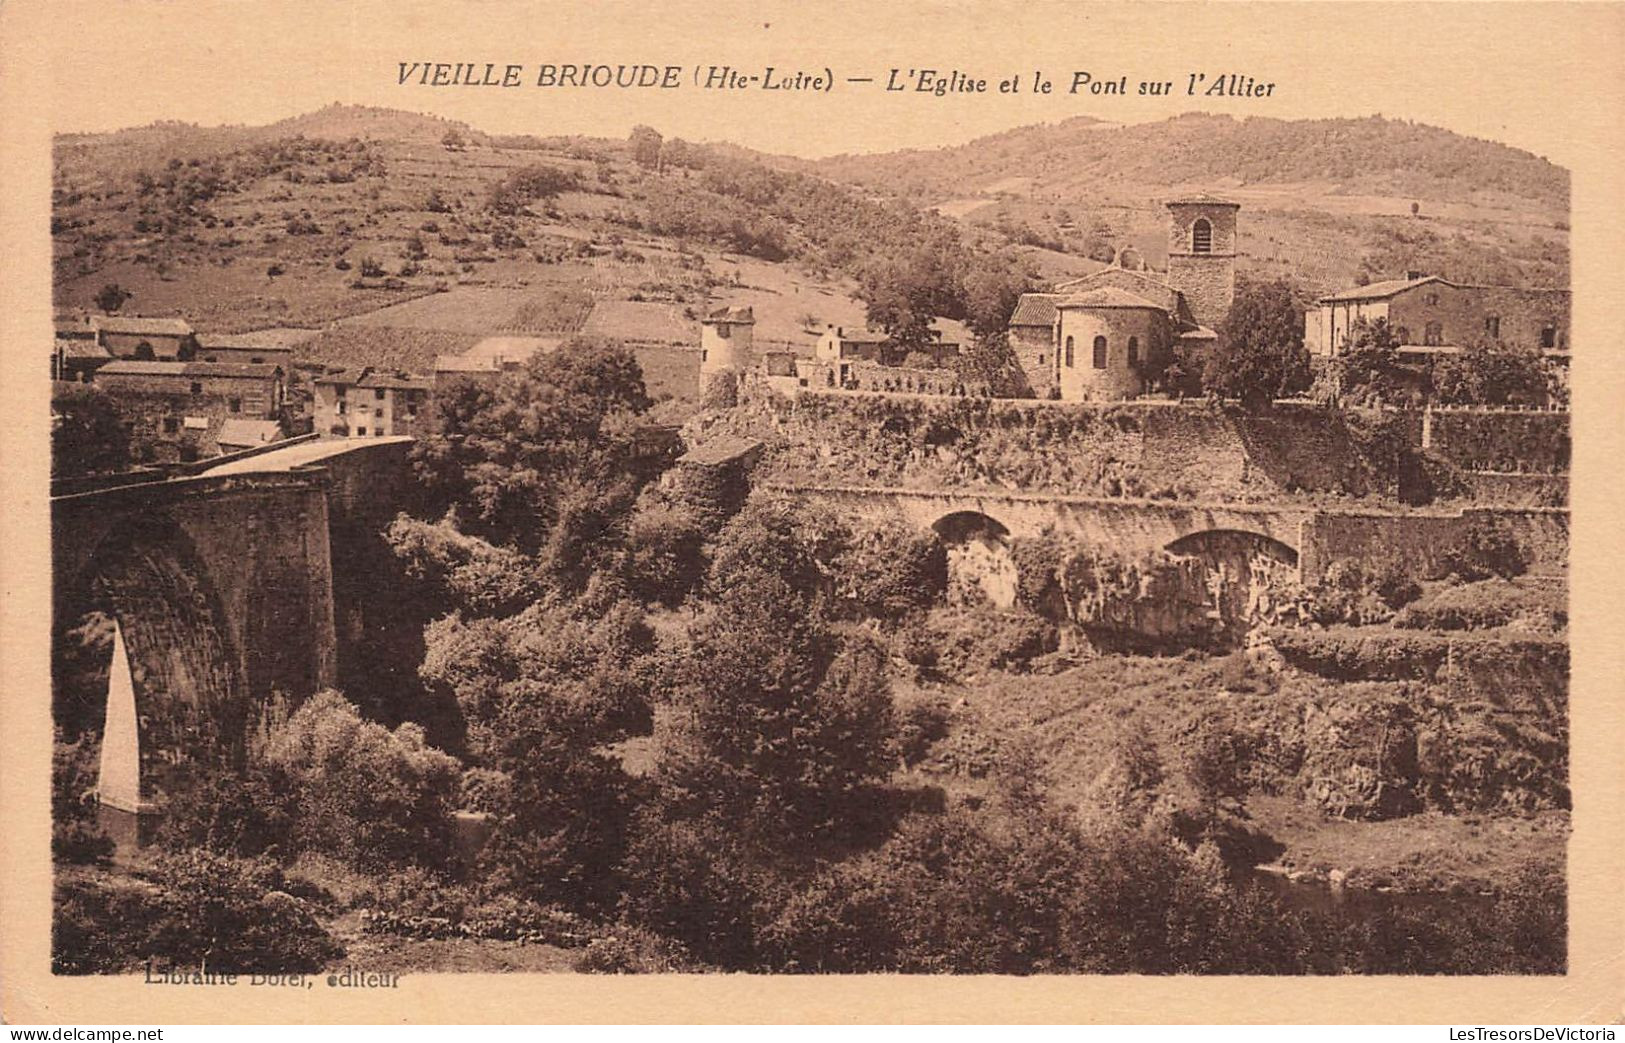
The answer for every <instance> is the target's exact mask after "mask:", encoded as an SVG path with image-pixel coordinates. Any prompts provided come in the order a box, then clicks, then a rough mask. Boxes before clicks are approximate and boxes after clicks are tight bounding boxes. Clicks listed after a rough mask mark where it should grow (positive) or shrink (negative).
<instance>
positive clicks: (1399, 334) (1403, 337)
mask: <svg viewBox="0 0 1625 1043" xmlns="http://www.w3.org/2000/svg"><path fill="white" fill-rule="evenodd" d="M1394 337H1395V339H1397V340H1398V341H1399V342H1400V343H1401V344H1409V343H1410V342H1411V330H1410V327H1409V326H1400V327H1398V328H1397V329H1395V330H1394Z"/></svg>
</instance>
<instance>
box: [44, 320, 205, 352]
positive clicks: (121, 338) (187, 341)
mask: <svg viewBox="0 0 1625 1043" xmlns="http://www.w3.org/2000/svg"><path fill="white" fill-rule="evenodd" d="M85 325H86V326H87V327H88V328H89V329H90V331H91V336H92V339H94V340H95V342H96V343H97V344H98V345H99V346H101V347H102V348H105V349H106V350H107V353H108V354H109V355H111V356H112V357H114V358H117V359H138V360H141V361H147V362H153V361H156V362H189V361H191V359H192V357H193V356H194V355H195V354H196V352H197V336H196V334H194V333H193V331H192V325H191V323H189V322H187V321H186V320H185V319H151V318H145V317H142V316H139V315H90V316H87V317H86V318H85ZM58 332H61V327H59V328H58Z"/></svg>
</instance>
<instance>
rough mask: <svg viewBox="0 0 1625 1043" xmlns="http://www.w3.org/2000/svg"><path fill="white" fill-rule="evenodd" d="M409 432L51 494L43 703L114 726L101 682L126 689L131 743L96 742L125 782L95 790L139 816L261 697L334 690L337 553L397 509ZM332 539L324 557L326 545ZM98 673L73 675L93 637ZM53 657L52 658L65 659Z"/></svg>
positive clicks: (96, 725) (79, 719)
mask: <svg viewBox="0 0 1625 1043" xmlns="http://www.w3.org/2000/svg"><path fill="white" fill-rule="evenodd" d="M410 443H411V440H410V439H366V440H363V439H350V440H335V441H326V442H309V443H305V444H302V445H298V446H292V447H289V448H285V449H280V450H275V451H271V452H266V453H262V454H258V455H255V456H253V457H250V458H248V459H240V460H235V461H232V462H230V463H226V464H222V465H220V466H218V467H216V468H212V469H210V470H206V471H204V472H202V473H201V474H197V475H194V476H192V477H186V478H176V479H170V480H168V481H156V482H152V481H149V482H145V483H141V484H132V485H125V486H118V487H113V488H104V489H99V490H96V491H92V492H84V493H79V494H74V495H63V496H57V497H53V499H52V501H51V545H52V555H53V562H52V576H53V634H54V644H55V646H56V649H57V652H56V653H55V654H53V664H54V667H55V669H57V671H58V674H57V676H56V677H54V679H53V680H54V685H53V687H54V688H55V692H54V704H55V705H54V709H55V712H56V713H57V715H58V720H59V721H65V722H69V723H73V724H76V725H78V726H80V727H81V728H88V729H89V730H92V731H101V730H102V729H103V726H104V721H105V727H106V728H107V730H108V732H109V734H113V733H114V732H115V729H114V721H113V718H112V714H113V713H114V710H113V709H112V708H111V707H110V704H109V702H108V699H107V692H108V684H109V683H111V684H113V686H114V687H117V686H118V683H119V682H120V681H121V680H122V681H123V683H124V684H126V685H127V686H128V687H129V688H130V689H131V690H133V706H132V707H130V708H129V712H130V715H131V716H132V717H133V720H131V721H128V722H124V725H125V726H121V727H120V728H118V729H117V732H118V733H119V734H123V733H125V732H128V735H129V743H130V745H131V746H132V747H133V748H130V749H127V750H124V751H122V752H120V751H110V750H104V762H103V763H104V775H105V773H106V771H107V769H108V766H109V764H114V763H115V762H116V765H115V766H116V770H118V771H119V772H121V773H124V775H125V778H124V779H123V781H122V783H121V784H119V785H113V786H106V785H104V787H103V789H104V791H108V792H116V793H120V794H125V795H126V796H125V798H124V803H128V804H132V805H135V806H132V807H127V808H125V810H140V809H142V808H144V807H145V806H146V805H147V804H148V802H149V799H150V798H151V797H153V796H155V795H156V793H157V792H158V791H160V790H161V789H162V780H163V778H164V777H166V775H167V774H168V773H169V772H171V771H175V770H178V769H181V770H184V766H185V765H187V764H190V763H193V762H196V761H200V760H207V759H210V758H215V759H222V760H224V761H230V760H232V759H234V758H236V757H239V756H240V755H241V752H242V748H243V744H244V742H245V740H246V736H247V734H248V728H249V727H250V726H252V725H253V724H254V723H255V722H256V721H257V720H258V718H259V715H260V713H261V712H262V709H263V707H264V706H265V705H266V702H267V701H268V700H270V699H271V698H272V696H273V693H281V694H283V695H284V696H286V697H287V698H288V699H289V700H290V701H291V702H297V701H299V700H302V699H303V698H304V697H306V696H308V695H309V694H310V693H312V692H313V691H315V690H317V689H319V688H321V687H323V686H326V685H331V684H334V683H335V681H336V679H337V678H338V676H339V660H340V657H341V656H342V653H343V649H344V642H343V640H342V637H343V632H342V630H340V629H336V627H335V619H336V618H338V616H337V614H338V612H339V611H341V610H343V609H344V608H345V607H346V603H347V600H351V601H353V600H355V597H354V596H353V595H351V593H350V591H349V589H348V588H349V587H350V586H351V584H350V583H349V582H348V579H349V577H348V576H347V573H346V570H345V560H344V554H343V547H344V546H345V545H346V544H347V543H349V542H351V541H353V539H354V538H355V533H357V532H361V531H367V530H371V531H376V529H377V528H378V527H380V526H381V524H382V522H383V520H385V519H387V517H388V516H392V515H393V513H394V512H395V511H396V510H398V509H400V508H401V505H402V499H403V497H404V495H405V494H406V491H407V489H408V487H409V485H410V474H409V468H408V467H407V452H406V451H407V450H408V449H409V448H410ZM336 550H337V553H335V551H336ZM109 643H111V645H112V646H113V647H114V648H122V649H124V650H125V651H126V657H125V659H126V661H125V662H122V663H119V662H114V663H112V665H111V672H110V673H109V674H107V675H106V676H108V677H109V679H110V680H109V681H108V682H101V681H95V682H94V683H87V682H86V673H85V672H83V671H81V672H80V673H79V674H78V675H73V673H72V668H73V666H74V664H75V663H77V664H78V665H79V666H80V667H83V666H84V665H85V661H86V660H94V659H95V658H96V657H97V656H100V657H101V659H100V663H99V665H97V666H95V667H93V668H91V669H90V670H89V671H88V676H90V677H92V678H100V677H101V676H103V674H102V671H104V670H106V669H107V668H108V667H107V664H108V659H109V658H111V657H110V656H109V655H108V645H109ZM64 663H66V664H67V666H66V667H65V666H64Z"/></svg>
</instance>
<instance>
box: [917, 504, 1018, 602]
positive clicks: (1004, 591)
mask: <svg viewBox="0 0 1625 1043" xmlns="http://www.w3.org/2000/svg"><path fill="white" fill-rule="evenodd" d="M931 531H932V532H935V533H936V534H937V537H938V538H939V539H940V540H942V542H943V544H944V545H945V546H946V547H947V550H948V592H949V598H950V600H958V601H966V600H980V599H984V598H985V599H986V600H988V601H990V602H992V603H993V604H994V605H996V606H998V607H999V608H1009V607H1010V606H1011V605H1013V604H1015V601H1016V563H1015V559H1014V558H1013V557H1012V556H1011V554H1010V528H1009V526H1007V525H1005V524H1004V523H1003V522H1001V521H999V520H998V519H997V518H994V517H993V516H992V515H989V514H984V513H982V512H981V511H975V510H959V511H951V512H949V513H947V514H944V515H943V516H941V517H940V518H938V519H937V520H936V521H934V522H932V523H931Z"/></svg>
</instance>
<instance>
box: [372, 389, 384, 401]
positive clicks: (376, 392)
mask: <svg viewBox="0 0 1625 1043" xmlns="http://www.w3.org/2000/svg"><path fill="white" fill-rule="evenodd" d="M372 397H373V398H374V399H375V400H376V401H379V402H382V401H383V400H384V389H383V388H374V389H373V391H372Z"/></svg>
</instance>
